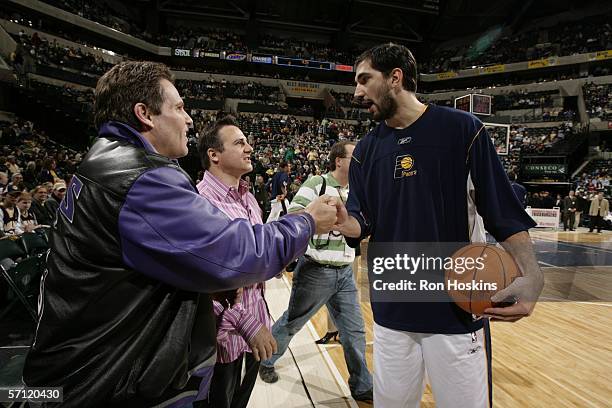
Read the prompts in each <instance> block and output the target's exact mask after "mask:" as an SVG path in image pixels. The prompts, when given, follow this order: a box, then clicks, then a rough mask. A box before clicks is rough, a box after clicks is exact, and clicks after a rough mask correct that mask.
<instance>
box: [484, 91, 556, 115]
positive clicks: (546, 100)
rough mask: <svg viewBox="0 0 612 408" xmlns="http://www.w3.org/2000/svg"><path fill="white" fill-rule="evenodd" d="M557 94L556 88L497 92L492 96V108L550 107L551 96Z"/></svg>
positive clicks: (496, 109) (551, 103) (495, 109)
mask: <svg viewBox="0 0 612 408" xmlns="http://www.w3.org/2000/svg"><path fill="white" fill-rule="evenodd" d="M558 94H559V91H558V90H553V91H543V92H523V91H521V92H514V91H513V92H508V93H505V94H498V95H495V97H494V98H493V110H494V111H498V110H509V109H528V108H550V107H552V106H553V96H554V95H558Z"/></svg>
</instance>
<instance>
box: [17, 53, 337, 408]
mask: <svg viewBox="0 0 612 408" xmlns="http://www.w3.org/2000/svg"><path fill="white" fill-rule="evenodd" d="M172 81H173V78H172V74H171V73H170V71H169V70H168V68H167V67H166V66H164V65H162V64H157V63H150V62H125V63H121V64H119V65H117V66H115V67H114V68H112V69H111V70H110V71H108V72H107V73H106V74H105V75H104V76H103V77H102V78H100V80H99V81H98V85H97V87H96V102H95V110H96V126H98V127H99V137H98V140H97V141H96V143H95V144H94V145H93V146H92V148H91V149H90V151H89V152H88V153H87V155H86V157H85V159H84V160H83V162H82V164H81V165H80V167H79V169H78V171H77V172H76V174H75V175H74V177H73V179H72V181H71V183H70V185H69V187H68V191H67V193H66V197H65V198H64V200H63V201H62V203H61V205H60V208H59V215H58V221H57V224H56V225H55V227H54V229H53V232H52V235H51V240H50V247H51V250H50V253H49V256H48V260H47V267H48V269H47V270H46V271H45V273H44V274H43V277H42V283H41V297H40V300H39V321H38V325H37V329H36V335H35V338H34V341H33V344H32V347H31V350H30V353H29V354H28V357H27V359H26V364H25V368H24V374H23V378H24V382H25V383H26V384H27V385H28V386H30V387H51V386H53V387H63V398H64V401H63V403H62V404H61V406H62V407H85V406H86V407H97V406H101V407H102V406H103V407H107V406H129V407H141V406H142V407H145V406H160V407H170V406H171V407H181V406H185V405H189V404H190V403H191V402H192V401H195V400H199V399H203V398H204V397H205V396H206V395H207V393H208V388H209V385H210V379H211V375H212V370H213V367H214V363H215V360H216V359H215V332H216V328H215V319H214V314H213V310H212V302H211V298H210V296H209V294H210V293H213V292H220V291H224V290H229V289H234V288H238V287H242V286H247V285H249V284H253V283H256V282H260V281H263V280H266V279H269V278H271V277H273V276H275V275H276V274H278V273H279V272H280V271H281V270H282V268H283V267H284V266H285V265H287V264H288V263H289V262H291V261H292V260H293V259H295V258H297V257H298V256H300V255H302V254H303V253H304V251H305V250H306V247H307V244H308V240H309V239H310V237H311V236H312V235H313V234H314V233H315V232H316V233H321V232H322V231H329V230H330V229H331V227H332V225H333V224H334V222H335V221H336V211H337V207H336V205H339V204H338V203H336V202H335V201H334V200H333V199H331V198H329V197H322V199H321V200H319V201H318V202H316V203H314V204H313V205H312V206H309V207H308V208H306V213H304V214H301V215H293V216H287V217H283V218H282V220H281V221H278V222H275V223H272V224H266V225H255V226H251V224H250V222H249V221H247V220H244V219H236V220H234V221H230V220H229V219H228V218H227V217H226V216H225V215H224V214H223V213H222V212H220V211H219V210H217V209H216V208H215V207H214V206H212V205H211V204H210V203H209V202H208V201H207V200H206V199H204V198H202V197H201V196H200V195H199V194H198V191H197V190H196V188H195V186H194V184H193V182H192V181H191V179H190V178H189V176H188V175H187V174H186V173H185V172H184V171H183V170H182V169H181V168H180V167H179V166H178V164H177V162H176V159H177V158H179V157H182V156H185V155H186V154H187V138H186V133H187V129H188V127H189V126H191V125H192V120H191V118H190V117H189V115H187V113H186V112H185V110H184V106H183V101H182V99H181V97H180V96H179V94H178V92H177V90H176V88H175V87H174V85H173V82H172ZM47 405H48V406H51V405H52V404H47Z"/></svg>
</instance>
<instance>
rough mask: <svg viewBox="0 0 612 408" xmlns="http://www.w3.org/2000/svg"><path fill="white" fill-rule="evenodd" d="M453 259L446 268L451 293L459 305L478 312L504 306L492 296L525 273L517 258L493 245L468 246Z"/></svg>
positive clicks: (468, 310) (454, 255)
mask: <svg viewBox="0 0 612 408" xmlns="http://www.w3.org/2000/svg"><path fill="white" fill-rule="evenodd" d="M452 260H453V262H452V264H451V267H447V268H446V269H445V279H444V280H445V282H446V285H447V292H448V294H449V295H450V297H451V298H452V299H453V300H454V301H455V303H456V304H457V306H459V307H460V308H461V309H463V310H465V311H466V312H469V313H473V314H475V315H482V314H483V313H484V310H485V309H487V308H489V307H494V306H500V305H499V304H493V303H492V302H491V296H493V295H494V294H495V293H497V292H499V291H500V290H502V289H504V288H506V287H507V286H508V285H510V284H511V283H512V281H514V279H516V278H517V277H519V276H521V275H522V274H521V271H520V269H519V267H518V265H517V264H516V262H515V261H514V258H512V256H511V255H510V254H509V253H507V252H506V251H504V250H503V249H501V248H498V247H496V246H493V245H487V244H470V245H467V246H465V247H463V248H461V249H460V250H458V251H456V252H455V253H454V254H453V255H452Z"/></svg>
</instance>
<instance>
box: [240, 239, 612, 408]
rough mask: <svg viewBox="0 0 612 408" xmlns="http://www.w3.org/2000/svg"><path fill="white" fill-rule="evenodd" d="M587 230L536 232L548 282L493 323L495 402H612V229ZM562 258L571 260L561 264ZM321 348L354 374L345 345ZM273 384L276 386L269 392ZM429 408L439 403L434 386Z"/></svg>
mask: <svg viewBox="0 0 612 408" xmlns="http://www.w3.org/2000/svg"><path fill="white" fill-rule="evenodd" d="M586 231H587V230H584V229H580V231H579V232H567V233H563V232H553V231H532V233H531V236H532V238H533V239H534V242H535V244H536V252H537V253H538V259H539V260H540V258H542V259H546V261H542V262H541V267H542V270H543V271H544V274H545V278H546V285H545V289H544V291H543V293H542V298H541V300H540V302H539V303H538V305H537V306H536V309H535V311H534V313H533V315H532V316H530V317H528V318H525V319H522V320H521V321H519V322H517V323H503V322H494V323H492V325H491V331H492V345H493V387H494V389H493V398H494V406H496V407H552V406H558V407H606V406H612V382H611V381H610V379H611V378H612V342H611V340H612V302H611V300H612V262H610V259H612V233H610V232H609V231H606V232H605V233H603V234H594V233H588V232H586ZM555 260H563V262H560V264H556V263H555V262H554V261H555ZM593 260H594V261H593ZM366 267H367V266H366V265H365V262H364V261H363V259H362V262H361V266H360V271H359V273H358V275H357V279H358V281H359V282H360V284H361V285H360V286H361V287H367V273H366V270H365V268H366ZM288 275H289V276H290V274H288ZM364 279H365V281H364ZM566 299H571V300H566ZM361 308H362V311H363V316H364V320H365V322H366V340H367V342H368V343H367V344H368V345H367V350H366V353H367V360H368V366H369V367H370V368H371V367H372V347H373V345H372V338H373V335H372V311H371V308H370V305H369V303H367V302H361ZM311 322H312V324H313V326H314V328H315V330H316V333H313V335H314V336H322V335H323V334H325V332H326V329H327V325H326V322H327V320H326V311H325V309H322V310H320V311H319V312H318V313H317V315H316V316H315V317H314V318H313V319H312V320H311ZM303 330H305V329H303ZM311 337H312V336H311ZM313 338H316V337H313ZM321 349H325V353H326V354H327V355H328V356H329V358H330V359H331V361H332V362H333V364H334V366H335V368H336V369H337V372H338V373H339V374H340V375H341V376H342V378H343V379H344V381H345V382H346V380H347V378H348V372H347V370H346V365H345V362H344V356H343V353H342V348H341V347H340V345H339V344H333V345H327V346H323V347H321ZM297 363H298V365H299V364H300V362H299V360H298V362H297ZM259 384H260V383H258V386H260V385H259ZM256 387H257V386H256ZM273 390H274V388H273V387H270V391H269V392H274V391H273ZM354 404H355V403H354V402H351V404H350V405H349V403H346V404H340V405H336V404H334V405H333V406H351V405H353V406H355V405H354ZM357 405H358V406H360V407H370V406H371V405H370V404H364V403H358V404H357ZM249 406H250V407H253V408H258V405H253V404H250V405H249ZM277 406H283V407H289V406H290V405H286V404H284V405H277ZM300 406H302V405H300ZM303 406H312V405H303ZM316 406H327V405H319V404H316ZM330 406H331V405H330ZM421 406H422V407H434V406H435V402H434V398H433V396H432V394H431V392H430V390H429V387H427V389H426V391H425V394H424V395H423V399H422V404H421Z"/></svg>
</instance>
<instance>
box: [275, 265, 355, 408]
mask: <svg viewBox="0 0 612 408" xmlns="http://www.w3.org/2000/svg"><path fill="white" fill-rule="evenodd" d="M283 282H285V287H286V288H287V290H288V291H289V292H291V284H290V283H289V280H288V279H287V277H286V276H285V275H284V274H283ZM306 326H307V327H308V330H309V331H310V335H311V337H312V339H313V340H316V339H317V338H318V337H319V335H318V333H317V331H316V330H315V327H314V325H313V324H312V322H311V321H310V320H308V323H306ZM318 348H319V352H320V353H321V355H322V356H323V359H324V360H325V363H327V368H329V370H330V371H331V373H332V375H333V376H334V379H335V380H336V383H337V384H338V387H340V390H341V391H342V393H343V394H344V396H345V397H346V402H347V403H348V405H349V406H350V407H351V408H359V405H357V403H356V402H355V400H354V399H353V397H352V396H351V390H350V389H349V387H348V385H347V384H346V383H345V382H344V379H343V378H342V375H340V372H339V371H338V367H336V364H334V362H333V361H332V359H331V357H330V355H329V353H328V352H327V350H326V349H325V348H323V347H318Z"/></svg>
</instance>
